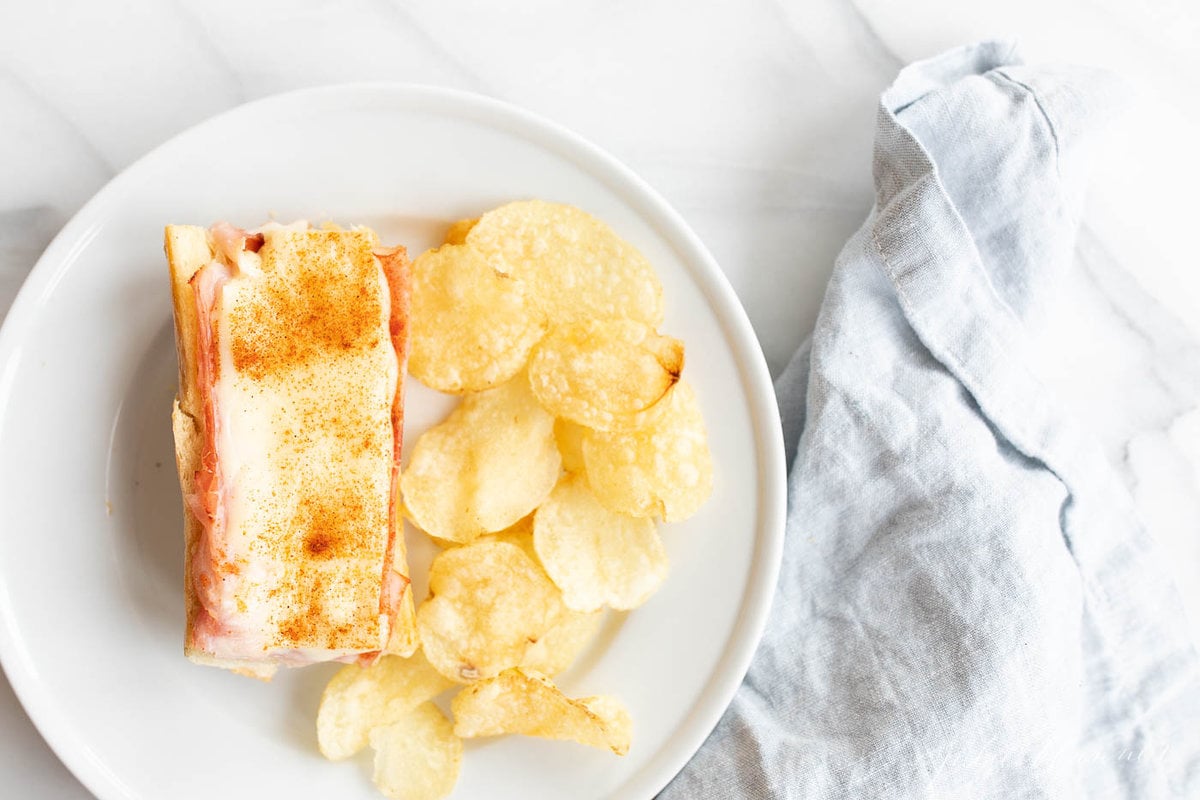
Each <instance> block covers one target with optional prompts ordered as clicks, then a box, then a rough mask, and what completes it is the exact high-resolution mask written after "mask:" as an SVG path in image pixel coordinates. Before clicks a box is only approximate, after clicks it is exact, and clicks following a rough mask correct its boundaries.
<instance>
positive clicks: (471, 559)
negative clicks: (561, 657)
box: [417, 542, 563, 683]
mask: <svg viewBox="0 0 1200 800" xmlns="http://www.w3.org/2000/svg"><path fill="white" fill-rule="evenodd" d="M562 614H563V605H562V599H561V595H560V594H559V591H558V589H556V588H555V586H554V584H553V583H551V582H550V579H549V578H547V577H546V574H545V573H544V572H543V571H542V569H541V567H539V566H538V565H537V563H535V562H534V561H533V559H532V558H530V557H529V556H528V555H526V554H525V553H524V552H523V551H522V550H521V548H519V547H517V546H516V545H512V544H509V543H507V542H476V543H474V544H469V545H464V546H462V547H452V548H450V549H449V550H444V551H442V552H441V553H439V554H438V556H437V557H436V558H435V559H434V560H433V564H432V565H431V566H430V568H429V598H428V599H427V600H426V601H425V602H424V603H422V604H421V607H420V608H418V609H417V630H418V631H419V633H420V636H421V647H422V649H423V650H424V651H425V655H426V657H427V658H428V659H429V663H430V664H432V665H433V667H434V668H435V669H437V670H438V671H439V672H441V673H442V674H443V675H445V676H446V677H447V678H450V679H451V680H454V681H458V682H459V683H466V682H469V681H474V680H480V679H483V678H491V677H493V676H495V675H497V674H499V673H500V672H502V671H503V670H505V669H508V668H509V667H515V666H517V665H518V664H520V663H521V662H522V661H523V660H524V658H525V654H526V651H527V650H528V649H529V647H530V644H531V643H533V642H536V641H537V640H538V639H540V638H541V637H542V636H543V635H544V634H545V633H546V632H547V631H548V630H550V628H551V627H553V626H554V624H555V623H556V622H558V620H559V619H560V617H561V616H562Z"/></svg>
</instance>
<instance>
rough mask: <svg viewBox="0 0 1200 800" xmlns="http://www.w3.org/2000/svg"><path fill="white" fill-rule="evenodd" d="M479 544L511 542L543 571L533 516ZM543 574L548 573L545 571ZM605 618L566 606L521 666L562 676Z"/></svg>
mask: <svg viewBox="0 0 1200 800" xmlns="http://www.w3.org/2000/svg"><path fill="white" fill-rule="evenodd" d="M475 542H476V543H480V542H507V543H509V544H512V545H516V546H517V547H519V548H521V550H522V551H523V552H524V553H525V555H527V556H529V558H530V559H531V560H532V561H533V562H534V563H536V564H537V565H538V569H541V568H542V566H541V562H540V561H539V560H538V555H537V550H535V549H534V547H533V516H532V515H531V516H528V517H526V518H525V519H523V520H521V521H520V522H518V523H517V524H516V525H513V526H512V527H511V528H507V529H505V530H502V531H500V532H499V533H489V534H487V535H486V536H480V537H479V538H478V539H476V540H475ZM542 574H545V571H544V570H543V572H542ZM546 579H547V580H549V576H547V578H546ZM556 588H557V587H556ZM560 596H561V593H560ZM602 616H603V614H602V613H601V612H599V611H594V612H591V613H585V612H581V611H572V610H570V609H569V608H567V607H566V606H562V608H561V611H560V613H559V616H558V620H557V621H556V622H555V623H554V625H553V626H551V627H550V629H549V630H547V631H546V632H545V633H544V634H542V636H541V637H540V638H538V639H537V641H533V642H530V643H529V648H528V649H527V650H526V651H525V657H524V658H522V659H521V663H520V666H522V667H526V668H529V669H535V670H537V671H538V672H541V673H543V674H545V675H549V676H551V677H553V676H555V675H557V674H559V673H560V672H562V671H563V670H565V669H566V668H567V667H569V666H571V664H573V663H575V659H576V658H578V657H579V654H580V653H582V652H583V650H584V648H586V647H587V646H588V644H590V643H591V641H592V639H594V638H595V637H596V634H597V633H598V632H599V630H600V620H601V617H602Z"/></svg>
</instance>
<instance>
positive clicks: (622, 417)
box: [529, 319, 683, 431]
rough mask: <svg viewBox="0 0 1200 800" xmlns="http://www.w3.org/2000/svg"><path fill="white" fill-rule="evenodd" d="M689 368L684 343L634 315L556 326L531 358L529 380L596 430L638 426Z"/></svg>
mask: <svg viewBox="0 0 1200 800" xmlns="http://www.w3.org/2000/svg"><path fill="white" fill-rule="evenodd" d="M682 371H683V343H682V342H680V341H679V340H678V339H673V338H671V337H670V336H662V335H660V334H658V333H655V332H654V329H653V328H651V327H650V326H648V325H645V324H643V323H641V322H635V321H633V320H627V319H624V320H587V321H584V322H577V323H574V324H572V325H563V326H560V327H557V328H554V329H552V330H551V331H550V333H549V334H548V335H547V336H546V338H544V339H543V340H542V341H541V342H540V343H539V344H538V345H537V347H535V348H534V349H533V354H532V355H531V356H530V357H529V384H530V386H531V387H532V388H533V393H534V395H535V396H536V397H537V399H538V402H540V403H541V404H542V405H543V406H545V407H546V409H547V410H548V411H550V412H551V413H552V414H554V415H555V416H558V417H565V418H566V419H568V420H570V421H572V422H576V423H579V424H580V425H585V426H587V427H589V428H594V429H596V430H604V431H611V430H633V429H635V428H638V427H641V426H642V425H644V424H646V423H647V422H648V420H649V419H650V418H651V417H652V409H653V407H654V405H655V404H656V403H657V402H658V401H659V400H660V399H662V397H663V395H665V394H666V393H667V392H668V391H669V390H670V388H671V387H672V386H674V385H675V383H676V381H678V380H679V374H680V373H681V372H682Z"/></svg>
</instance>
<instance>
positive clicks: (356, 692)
mask: <svg viewBox="0 0 1200 800" xmlns="http://www.w3.org/2000/svg"><path fill="white" fill-rule="evenodd" d="M453 685H454V683H453V681H450V680H447V679H446V678H445V677H444V676H443V675H442V674H441V673H439V672H438V671H437V670H435V669H434V668H433V667H432V666H430V665H429V662H428V661H427V660H425V656H424V655H422V654H421V653H420V652H418V653H416V654H415V655H413V656H412V657H411V658H399V657H397V656H384V657H383V658H381V659H379V661H377V662H376V663H375V664H374V665H373V666H370V667H359V666H357V665H354V664H350V665H348V666H345V667H342V668H341V670H339V671H338V673H337V674H336V675H334V676H333V678H332V680H330V681H329V684H328V685H326V687H325V692H324V694H322V695H321V707H320V709H319V710H318V711H317V743H318V745H319V746H320V748H321V753H322V754H323V755H324V756H325V757H326V758H328V759H331V760H338V759H342V758H349V757H350V756H352V755H354V754H355V753H357V752H358V751H359V750H361V749H363V748H364V747H366V746H367V735H368V734H369V733H370V731H371V729H372V728H377V727H379V726H380V725H390V724H391V723H393V722H396V721H398V720H399V719H400V718H401V717H403V716H405V715H406V714H408V713H409V712H411V711H412V710H413V709H414V708H416V707H417V706H419V705H420V704H421V703H424V702H425V701H426V700H429V699H431V698H434V697H436V696H438V695H439V694H441V693H442V692H444V691H446V690H447V689H449V688H450V687H451V686H453Z"/></svg>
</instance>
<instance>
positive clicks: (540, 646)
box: [521, 608, 604, 677]
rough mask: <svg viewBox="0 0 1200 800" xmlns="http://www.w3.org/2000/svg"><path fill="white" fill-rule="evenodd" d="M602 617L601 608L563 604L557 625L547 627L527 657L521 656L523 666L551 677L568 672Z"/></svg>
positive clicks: (597, 627)
mask: <svg viewBox="0 0 1200 800" xmlns="http://www.w3.org/2000/svg"><path fill="white" fill-rule="evenodd" d="M603 618H604V612H602V611H592V612H583V611H571V610H570V609H568V608H564V609H563V613H562V615H561V616H560V617H559V621H558V622H557V623H555V625H554V627H552V628H550V630H548V631H546V632H545V633H544V634H543V635H542V638H540V639H538V640H537V641H536V642H531V643H530V645H529V649H528V650H526V651H525V657H524V658H523V659H521V666H522V667H524V668H525V669H532V670H537V671H538V672H540V673H542V674H543V675H549V676H550V677H554V676H555V675H558V674H559V673H561V672H565V671H566V669H567V668H568V667H570V666H571V665H572V664H574V663H575V659H577V658H579V655H580V654H581V653H582V652H583V651H584V650H585V649H587V646H588V645H589V644H591V643H592V641H593V640H594V639H595V638H596V634H597V633H599V631H600V622H601V620H602V619H603Z"/></svg>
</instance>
